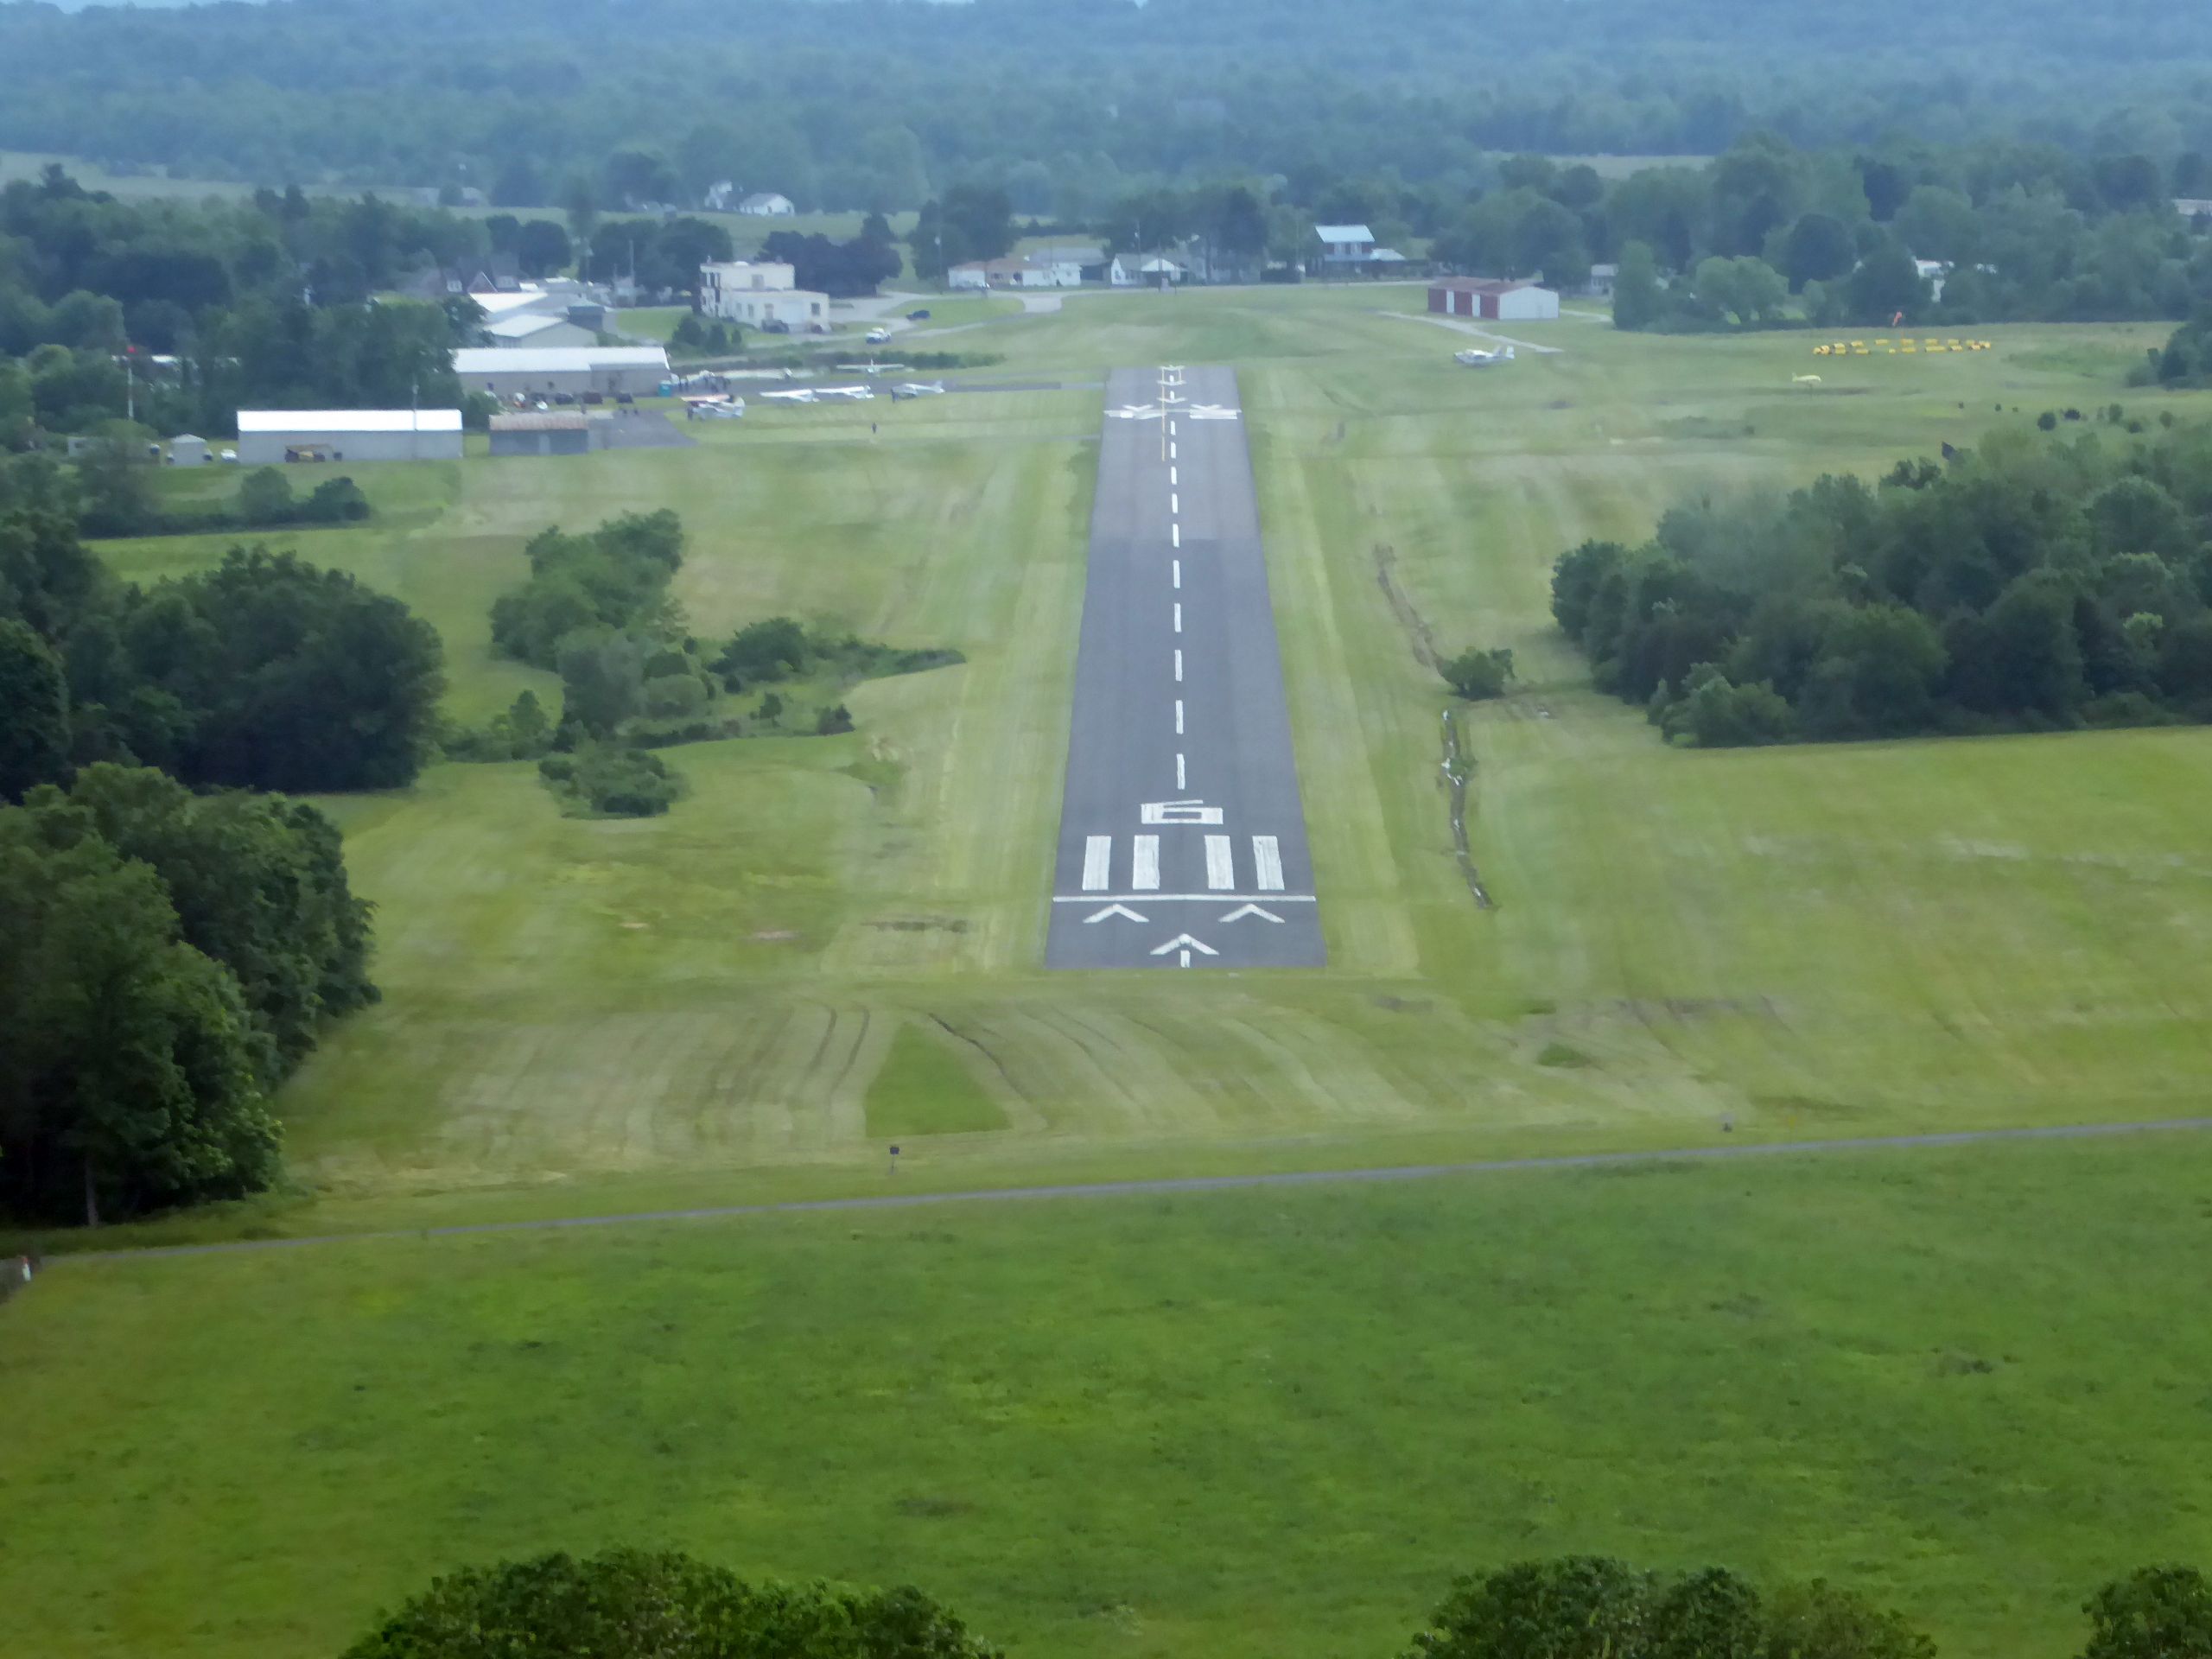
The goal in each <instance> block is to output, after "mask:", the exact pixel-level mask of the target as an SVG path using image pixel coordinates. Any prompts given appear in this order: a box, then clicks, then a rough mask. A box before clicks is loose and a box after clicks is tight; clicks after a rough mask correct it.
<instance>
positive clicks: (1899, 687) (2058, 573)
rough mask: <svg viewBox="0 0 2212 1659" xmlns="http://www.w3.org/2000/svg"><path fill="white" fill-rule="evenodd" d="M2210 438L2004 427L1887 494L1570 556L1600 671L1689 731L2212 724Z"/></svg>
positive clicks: (1699, 517) (1565, 599)
mask: <svg viewBox="0 0 2212 1659" xmlns="http://www.w3.org/2000/svg"><path fill="white" fill-rule="evenodd" d="M2208 480H2212V431H2208V430H2207V429H2204V428H2202V427H2179V426H2177V427H2171V428H2167V429H2164V430H2161V431H2159V432H2158V433H2156V434H2154V435H2150V436H2147V437H2142V438H2136V439H2128V438H2125V437H2115V436H2111V435H2107V434H2105V433H2102V432H2094V431H2093V432H2089V433H2086V434H2084V435H2082V436H2080V437H2079V438H2076V439H2074V440H2072V441H2070V442H2069V441H2065V440H2061V439H2059V438H2056V437H2051V436H2047V435H2043V434H2041V433H2038V432H2035V431H2030V430H2025V429H2004V430H1999V431H1997V432H1993V433H1992V434H1991V435H1990V436H1989V438H1988V439H1987V440H1986V442H1985V444H1984V446H1983V448H1981V449H1980V451H1979V452H1976V453H1974V454H1964V453H1961V454H1956V455H1955V459H1953V461H1951V462H1950V463H1949V464H1948V466H1947V467H1936V466H1934V465H1933V464H1931V463H1928V462H1911V463H1901V464H1900V465H1899V466H1898V467H1897V469H1896V471H1894V472H1893V473H1892V474H1891V476H1890V478H1889V479H1888V480H1885V482H1884V484H1883V485H1882V486H1879V487H1877V488H1870V487H1868V486H1866V484H1865V483H1864V482H1862V481H1861V480H1858V479H1854V478H1834V477H1828V478H1823V479H1821V480H1820V481H1819V482H1817V483H1816V484H1815V485H1813V486H1811V487H1809V488H1807V489H1802V490H1799V491H1796V492H1795V493H1791V494H1789V495H1788V496H1787V497H1777V496H1771V495H1748V496H1740V497H1733V498H1729V499H1712V498H1701V499H1698V500H1696V501H1694V502H1690V503H1687V504H1685V505H1681V506H1679V507H1676V508H1675V509H1674V510H1673V511H1672V512H1669V513H1668V514H1667V515H1666V516H1665V517H1664V518H1662V520H1661V521H1660V524H1659V527H1658V531H1657V533H1656V535H1655V537H1653V539H1652V540H1651V541H1650V542H1649V543H1645V544H1644V545H1643V546H1642V547H1637V548H1629V547H1624V546H1622V545H1619V544H1618V543H1607V542H1591V543H1584V544H1583V545H1582V546H1580V547H1578V548H1576V549H1574V550H1573V551H1571V552H1569V553H1567V554H1566V555H1564V556H1562V557H1561V558H1560V561H1559V563H1558V565H1557V567H1556V569H1555V570H1554V575H1553V579H1552V610H1553V614H1554V617H1555V618H1556V619H1557V620H1558V622H1559V625H1560V628H1561V630H1562V631H1563V632H1565V633H1566V634H1567V637H1568V638H1569V639H1572V640H1573V641H1575V642H1576V643H1577V644H1578V645H1580V646H1581V647H1582V649H1583V650H1584V652H1586V654H1587V655H1588V657H1589V658H1590V661H1591V664H1592V674H1593V676H1594V677H1595V679H1596V681H1597V683H1598V684H1599V687H1600V688H1601V689H1603V690H1608V691H1611V692H1612V693H1614V694H1615V695H1617V696H1620V697H1623V698H1624V699H1627V700H1629V701H1631V702H1642V703H1645V704H1647V705H1648V706H1649V709H1651V712H1652V715H1653V718H1654V719H1655V720H1657V721H1660V722H1661V723H1662V725H1663V726H1664V727H1665V728H1666V730H1667V731H1668V733H1669V735H1670V736H1672V737H1674V738H1675V739H1677V740H1678V741H1684V742H1688V743H1695V744H1701V745H1707V746H1718V745H1726V744H1738V743H1746V742H1763V741H1781V740H1783V739H1785V738H1789V737H1792V736H1804V737H1809V738H1855V737H1881V736H1898V735H1903V734H1910V733H1916V732H1926V731H1936V730H1956V731H1982V730H1993V729H2005V728H2055V727H2065V726H2071V725H2076V724H2080V723H2082V722H2084V721H2087V722H2092V723H2105V724H2135V723H2145V722H2152V721H2160V720H2170V719H2190V720H2202V719H2206V718H2212V609H2208V601H2212V483H2209V482H2208Z"/></svg>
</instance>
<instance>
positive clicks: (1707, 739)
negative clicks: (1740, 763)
mask: <svg viewBox="0 0 2212 1659" xmlns="http://www.w3.org/2000/svg"><path fill="white" fill-rule="evenodd" d="M1691 684H1692V689H1691V690H1690V692H1689V694H1688V696H1684V697H1682V698H1681V700H1680V701H1678V702H1674V703H1672V704H1670V705H1669V706H1668V707H1667V708H1666V709H1665V710H1664V712H1663V714H1662V716H1661V719H1660V727H1661V729H1662V730H1663V731H1665V733H1666V734H1667V735H1668V736H1669V738H1672V739H1673V740H1674V741H1676V742H1678V743H1683V744H1686V745H1688V746H1690V747H1695V748H1700V749H1741V748H1751V747H1756V746H1758V745H1760V744H1764V743H1787V742H1788V741H1789V739H1790V738H1791V736H1792V735H1793V734H1794V733H1795V729H1796V721H1794V719H1793V718H1792V716H1791V715H1790V711H1789V704H1788V703H1787V702H1784V701H1783V699H1782V698H1781V696H1778V695H1777V693H1776V691H1775V689H1774V688H1773V687H1772V686H1771V685H1769V684H1768V683H1766V682H1765V681H1764V680H1762V681H1759V682H1758V683H1756V684H1752V685H1731V684H1730V683H1728V681H1727V679H1726V677H1725V676H1723V675H1721V674H1719V673H1717V672H1716V673H1711V674H1709V675H1707V676H1705V677H1700V676H1698V675H1692V676H1691Z"/></svg>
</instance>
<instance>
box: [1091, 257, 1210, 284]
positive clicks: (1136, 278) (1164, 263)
mask: <svg viewBox="0 0 2212 1659" xmlns="http://www.w3.org/2000/svg"><path fill="white" fill-rule="evenodd" d="M1189 275H1190V272H1189V271H1188V270H1185V268H1184V267H1183V266H1182V265H1181V264H1179V263H1178V262H1176V261H1175V260H1173V259H1171V258H1169V257H1167V256H1166V254H1164V253H1117V254H1116V255H1115V256H1114V262H1113V264H1110V265H1109V266H1108V267H1107V268H1106V280H1107V281H1108V282H1109V283H1112V284H1113V285H1114V286H1115V287H1116V288H1172V287H1173V286H1174V285H1175V284H1176V283H1179V282H1181V281H1182V280H1183V279H1184V278H1185V277H1187V276H1189Z"/></svg>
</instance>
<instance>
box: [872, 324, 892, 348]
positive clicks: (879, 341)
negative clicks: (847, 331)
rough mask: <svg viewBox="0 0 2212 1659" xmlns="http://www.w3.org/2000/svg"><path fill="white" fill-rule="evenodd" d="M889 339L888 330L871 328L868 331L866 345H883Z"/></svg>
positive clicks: (889, 333)
mask: <svg viewBox="0 0 2212 1659" xmlns="http://www.w3.org/2000/svg"><path fill="white" fill-rule="evenodd" d="M890 338H891V331H890V330H889V329H888V328H871V329H869V330H868V344H869V345H871V346H881V345H884V344H885V343H887V341H888V340H890Z"/></svg>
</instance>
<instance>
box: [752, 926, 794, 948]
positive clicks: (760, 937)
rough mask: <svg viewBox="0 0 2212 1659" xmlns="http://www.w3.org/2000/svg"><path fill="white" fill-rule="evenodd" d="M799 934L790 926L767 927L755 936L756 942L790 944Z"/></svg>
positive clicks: (754, 941) (754, 940)
mask: <svg viewBox="0 0 2212 1659" xmlns="http://www.w3.org/2000/svg"><path fill="white" fill-rule="evenodd" d="M795 938H798V934H796V933H794V932H792V931H791V929H789V928H788V927H771V928H765V929H763V930H762V931H760V932H758V933H755V934H754V935H753V944H790V943H791V941H792V940H793V939H795Z"/></svg>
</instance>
